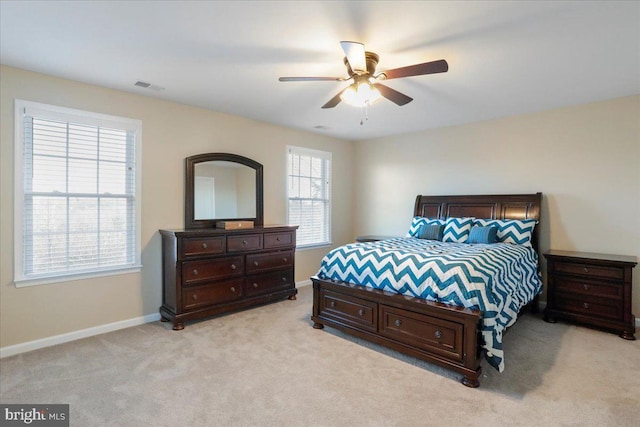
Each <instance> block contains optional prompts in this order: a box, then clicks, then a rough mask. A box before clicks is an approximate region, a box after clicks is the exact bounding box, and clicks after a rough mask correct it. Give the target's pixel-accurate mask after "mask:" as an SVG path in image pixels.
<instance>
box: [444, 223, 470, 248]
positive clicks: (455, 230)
mask: <svg viewBox="0 0 640 427" xmlns="http://www.w3.org/2000/svg"><path fill="white" fill-rule="evenodd" d="M474 220H475V218H473V217H465V218H447V222H446V223H445V226H444V235H443V236H442V241H443V242H454V243H456V242H457V243H464V242H466V241H467V239H468V238H469V232H470V231H471V227H472V226H473V221H474Z"/></svg>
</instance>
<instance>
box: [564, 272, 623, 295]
mask: <svg viewBox="0 0 640 427" xmlns="http://www.w3.org/2000/svg"><path fill="white" fill-rule="evenodd" d="M555 289H556V291H558V292H564V293H574V294H579V295H591V296H594V297H602V298H613V299H622V298H623V295H622V291H623V287H622V286H621V285H616V284H613V283H606V282H590V281H588V280H581V279H579V278H569V277H560V276H558V277H557V278H556V279H555Z"/></svg>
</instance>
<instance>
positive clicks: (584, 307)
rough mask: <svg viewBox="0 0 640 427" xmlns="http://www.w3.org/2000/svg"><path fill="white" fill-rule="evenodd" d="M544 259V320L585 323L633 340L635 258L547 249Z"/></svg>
mask: <svg viewBox="0 0 640 427" xmlns="http://www.w3.org/2000/svg"><path fill="white" fill-rule="evenodd" d="M544 257H545V258H546V259H547V307H546V309H545V310H544V320H545V321H547V322H552V323H555V320H556V318H563V319H566V320H570V321H574V322H579V323H584V324H588V325H591V326H596V327H600V328H603V329H608V330H612V331H615V332H617V333H619V335H620V337H622V338H624V339H627V340H635V339H636V338H635V335H634V333H635V317H634V316H633V314H632V313H631V282H632V280H631V277H632V269H633V268H634V267H635V266H636V264H637V263H638V262H637V260H636V258H635V257H631V256H624V255H607V254H594V253H586V252H572V251H559V250H550V251H547V252H546V253H545V254H544Z"/></svg>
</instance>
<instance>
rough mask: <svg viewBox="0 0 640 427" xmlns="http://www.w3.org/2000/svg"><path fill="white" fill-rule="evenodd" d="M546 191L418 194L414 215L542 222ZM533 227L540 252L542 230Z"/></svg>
mask: <svg viewBox="0 0 640 427" xmlns="http://www.w3.org/2000/svg"><path fill="white" fill-rule="evenodd" d="M541 202H542V193H535V194H495V195H470V196H461V195H457V196H423V195H418V197H416V205H415V209H414V216H423V217H427V218H441V219H446V218H448V217H469V216H472V217H476V218H488V219H535V220H537V221H540V204H541ZM539 229H540V224H538V225H536V227H535V229H534V230H533V238H532V242H531V243H532V246H533V247H534V249H535V250H536V251H538V231H539Z"/></svg>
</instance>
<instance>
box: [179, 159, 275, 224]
mask: <svg viewBox="0 0 640 427" xmlns="http://www.w3.org/2000/svg"><path fill="white" fill-rule="evenodd" d="M212 161H223V162H232V163H238V164H241V165H244V166H248V167H250V168H252V169H254V170H255V171H256V216H255V217H254V218H211V219H195V204H194V202H195V200H194V177H195V173H194V172H195V166H196V165H197V164H198V163H204V162H212ZM185 167H186V169H185V188H184V228H185V229H192V228H216V223H217V222H218V221H253V224H254V225H256V226H260V225H263V216H264V211H263V208H264V207H263V188H262V186H263V184H262V175H263V172H262V164H261V163H258V162H256V161H255V160H251V159H249V158H248V157H243V156H240V155H237V154H230V153H207V154H198V155H195V156H191V157H187V158H186V159H185Z"/></svg>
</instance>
